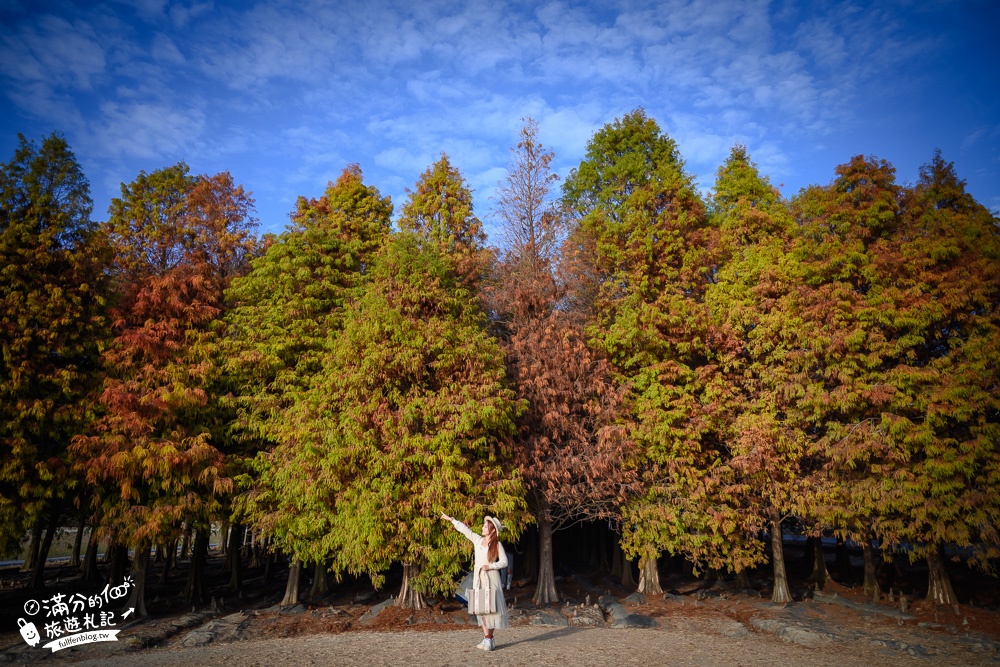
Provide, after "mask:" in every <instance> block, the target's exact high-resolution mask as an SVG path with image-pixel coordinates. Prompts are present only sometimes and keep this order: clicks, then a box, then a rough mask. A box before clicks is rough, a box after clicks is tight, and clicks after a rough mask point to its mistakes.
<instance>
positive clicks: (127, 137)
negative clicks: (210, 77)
mask: <svg viewBox="0 0 1000 667" xmlns="http://www.w3.org/2000/svg"><path fill="white" fill-rule="evenodd" d="M204 125H205V117H204V114H203V113H202V112H201V111H200V110H198V109H180V108H177V107H173V106H168V105H162V104H150V103H144V102H105V103H104V104H102V105H101V121H100V122H99V123H97V124H96V127H95V128H94V129H93V131H92V132H91V133H90V134H89V136H88V137H87V138H86V144H87V148H88V149H89V150H90V151H92V152H95V153H99V154H101V155H104V156H106V157H109V158H120V157H136V158H144V159H147V160H150V161H151V162H153V163H157V162H177V161H179V160H184V159H186V156H188V155H191V154H192V153H194V152H196V151H197V149H198V148H199V147H200V145H201V144H202V139H201V137H202V132H203V128H204ZM187 159H190V158H187ZM155 168H159V166H157V167H155Z"/></svg>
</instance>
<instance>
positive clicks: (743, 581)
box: [736, 568, 753, 590]
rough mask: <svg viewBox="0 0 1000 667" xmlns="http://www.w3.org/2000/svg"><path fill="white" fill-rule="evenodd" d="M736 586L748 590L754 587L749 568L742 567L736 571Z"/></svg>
mask: <svg viewBox="0 0 1000 667" xmlns="http://www.w3.org/2000/svg"><path fill="white" fill-rule="evenodd" d="M736 588H738V589H740V590H748V589H751V588H753V585H752V584H751V583H750V572H749V570H747V569H745V568H744V569H742V570H740V571H739V572H737V573H736Z"/></svg>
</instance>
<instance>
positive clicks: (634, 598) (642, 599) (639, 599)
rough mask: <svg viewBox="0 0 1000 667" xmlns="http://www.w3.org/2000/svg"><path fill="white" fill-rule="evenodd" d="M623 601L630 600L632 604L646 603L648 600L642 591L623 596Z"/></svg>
mask: <svg viewBox="0 0 1000 667" xmlns="http://www.w3.org/2000/svg"><path fill="white" fill-rule="evenodd" d="M625 602H631V603H632V604H646V603H647V602H648V600H647V599H646V596H645V595H643V594H642V593H632V595H629V596H628V597H627V598H625Z"/></svg>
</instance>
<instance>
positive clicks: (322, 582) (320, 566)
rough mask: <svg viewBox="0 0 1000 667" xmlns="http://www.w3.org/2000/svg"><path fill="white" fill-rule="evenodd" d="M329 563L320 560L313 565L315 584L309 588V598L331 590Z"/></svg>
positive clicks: (322, 594) (312, 598)
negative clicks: (328, 573) (328, 572)
mask: <svg viewBox="0 0 1000 667" xmlns="http://www.w3.org/2000/svg"><path fill="white" fill-rule="evenodd" d="M326 573H327V564H326V563H325V562H324V561H321V560H318V561H316V564H315V565H314V566H313V584H312V588H311V589H309V599H310V600H315V599H316V598H319V597H323V596H324V595H326V594H327V593H329V592H330V578H329V577H328V576H327V574H326Z"/></svg>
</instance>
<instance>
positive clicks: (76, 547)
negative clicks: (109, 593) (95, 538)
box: [69, 515, 87, 568]
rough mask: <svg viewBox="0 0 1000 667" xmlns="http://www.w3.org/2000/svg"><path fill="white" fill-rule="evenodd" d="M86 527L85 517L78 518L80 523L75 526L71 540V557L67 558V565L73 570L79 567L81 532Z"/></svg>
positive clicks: (81, 544)
mask: <svg viewBox="0 0 1000 667" xmlns="http://www.w3.org/2000/svg"><path fill="white" fill-rule="evenodd" d="M86 527H87V516H86V515H81V516H80V523H78V524H77V526H76V537H75V538H73V555H72V556H70V557H69V564H70V565H72V566H73V567H75V568H79V567H80V551H81V549H82V547H83V531H84V529H85V528H86Z"/></svg>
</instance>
